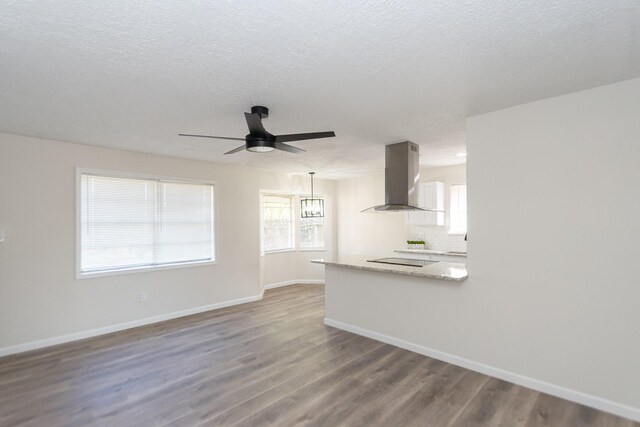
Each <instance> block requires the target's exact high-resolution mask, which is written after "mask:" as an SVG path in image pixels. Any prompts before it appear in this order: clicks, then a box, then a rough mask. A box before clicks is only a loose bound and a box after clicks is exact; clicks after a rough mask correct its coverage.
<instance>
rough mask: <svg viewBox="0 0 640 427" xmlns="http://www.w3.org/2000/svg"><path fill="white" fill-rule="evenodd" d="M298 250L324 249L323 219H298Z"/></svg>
mask: <svg viewBox="0 0 640 427" xmlns="http://www.w3.org/2000/svg"><path fill="white" fill-rule="evenodd" d="M300 249H324V218H301V219H300Z"/></svg>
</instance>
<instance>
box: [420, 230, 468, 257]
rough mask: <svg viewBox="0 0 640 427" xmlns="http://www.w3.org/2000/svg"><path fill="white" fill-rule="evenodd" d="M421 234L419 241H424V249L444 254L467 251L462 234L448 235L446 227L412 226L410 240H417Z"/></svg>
mask: <svg viewBox="0 0 640 427" xmlns="http://www.w3.org/2000/svg"><path fill="white" fill-rule="evenodd" d="M421 233H422V234H423V235H424V238H422V239H421V240H424V241H425V249H433V250H436V251H445V252H448V251H459V252H466V251H467V242H465V241H464V234H449V233H448V231H447V228H446V227H437V226H431V227H430V226H421V225H414V226H412V227H411V236H410V240H419V239H420V234H421ZM408 240H409V239H408Z"/></svg>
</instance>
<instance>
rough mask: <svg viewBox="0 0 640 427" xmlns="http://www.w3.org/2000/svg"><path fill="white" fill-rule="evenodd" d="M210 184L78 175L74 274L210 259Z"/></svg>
mask: <svg viewBox="0 0 640 427" xmlns="http://www.w3.org/2000/svg"><path fill="white" fill-rule="evenodd" d="M213 196H214V187H213V185H212V184H196V183H190V182H172V181H165V180H160V179H138V178H135V179H133V178H126V177H118V176H103V175H96V174H91V173H81V174H80V207H79V208H80V210H79V222H80V224H79V232H80V239H79V240H80V244H79V248H80V253H79V258H80V259H79V265H80V268H79V269H80V274H90V273H101V272H113V271H122V270H130V269H137V268H154V267H161V266H166V265H174V264H186V263H194V262H211V261H214V260H215V255H214V254H215V251H214V223H213V221H214V218H213Z"/></svg>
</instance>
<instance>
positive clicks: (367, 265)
mask: <svg viewBox="0 0 640 427" xmlns="http://www.w3.org/2000/svg"><path fill="white" fill-rule="evenodd" d="M376 258H380V257H365V256H339V257H337V258H332V259H314V260H312V261H311V262H313V263H316V264H325V265H337V266H340V267H349V268H355V269H358V270H369V271H380V272H383V273H395V274H405V275H409V276H416V277H428V278H431V279H442V280H451V281H454V282H461V281H463V280H465V279H466V278H467V266H466V264H463V263H457V262H434V263H433V264H429V265H425V266H424V267H411V266H408V265H394V264H380V263H375V262H367V260H369V259H376Z"/></svg>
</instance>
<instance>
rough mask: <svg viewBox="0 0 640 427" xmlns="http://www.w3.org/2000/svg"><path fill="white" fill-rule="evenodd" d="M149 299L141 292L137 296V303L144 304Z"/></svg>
mask: <svg viewBox="0 0 640 427" xmlns="http://www.w3.org/2000/svg"><path fill="white" fill-rule="evenodd" d="M148 299H149V295H147V293H146V292H144V291H142V292H140V293H139V294H138V301H140V302H146V301H147V300H148Z"/></svg>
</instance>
